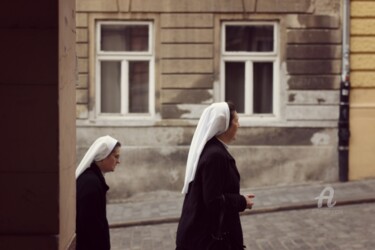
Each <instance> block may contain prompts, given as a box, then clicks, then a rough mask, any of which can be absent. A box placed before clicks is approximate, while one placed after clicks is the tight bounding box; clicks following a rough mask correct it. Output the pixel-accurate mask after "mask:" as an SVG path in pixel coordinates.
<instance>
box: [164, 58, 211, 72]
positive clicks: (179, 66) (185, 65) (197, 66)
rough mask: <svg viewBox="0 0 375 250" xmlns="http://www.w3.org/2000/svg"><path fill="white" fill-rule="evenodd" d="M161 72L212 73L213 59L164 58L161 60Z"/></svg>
mask: <svg viewBox="0 0 375 250" xmlns="http://www.w3.org/2000/svg"><path fill="white" fill-rule="evenodd" d="M161 72H162V73H179V74H184V73H185V74H186V73H213V60H206V59H186V60H182V59H177V60H169V59H164V60H162V61H161Z"/></svg>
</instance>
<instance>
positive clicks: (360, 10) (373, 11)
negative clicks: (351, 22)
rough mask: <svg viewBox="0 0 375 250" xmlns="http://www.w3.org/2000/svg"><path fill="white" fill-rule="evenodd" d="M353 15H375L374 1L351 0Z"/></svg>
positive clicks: (351, 12)
mask: <svg viewBox="0 0 375 250" xmlns="http://www.w3.org/2000/svg"><path fill="white" fill-rule="evenodd" d="M350 16H351V17H361V18H362V17H375V2H374V1H351V2H350Z"/></svg>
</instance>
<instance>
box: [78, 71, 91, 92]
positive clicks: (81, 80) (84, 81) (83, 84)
mask: <svg viewBox="0 0 375 250" xmlns="http://www.w3.org/2000/svg"><path fill="white" fill-rule="evenodd" d="M88 84H89V76H88V75H87V74H79V75H78V82H77V84H76V88H77V89H86V88H87V87H88Z"/></svg>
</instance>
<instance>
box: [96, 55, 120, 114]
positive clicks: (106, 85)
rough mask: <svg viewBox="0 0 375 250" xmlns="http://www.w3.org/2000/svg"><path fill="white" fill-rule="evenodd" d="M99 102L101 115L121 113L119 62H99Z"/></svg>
mask: <svg viewBox="0 0 375 250" xmlns="http://www.w3.org/2000/svg"><path fill="white" fill-rule="evenodd" d="M100 68H101V72H100V76H101V77H100V85H101V89H100V90H101V91H100V94H101V96H100V98H101V99H100V102H101V107H100V109H101V112H102V113H120V112H121V62H118V61H117V62H114V61H102V62H100Z"/></svg>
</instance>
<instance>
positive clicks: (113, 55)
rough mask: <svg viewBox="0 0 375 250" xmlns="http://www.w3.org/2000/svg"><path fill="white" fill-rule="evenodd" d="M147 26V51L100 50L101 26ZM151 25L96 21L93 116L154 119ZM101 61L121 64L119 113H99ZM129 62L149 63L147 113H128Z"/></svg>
mask: <svg viewBox="0 0 375 250" xmlns="http://www.w3.org/2000/svg"><path fill="white" fill-rule="evenodd" d="M103 24H104V25H147V26H148V32H149V34H148V39H149V41H148V45H149V46H148V51H142V52H139V51H102V50H101V48H100V44H101V43H100V38H101V26H102V25H103ZM153 30H154V29H153V23H152V22H146V21H98V22H97V24H96V59H95V79H96V80H95V115H96V117H97V118H100V119H112V120H116V119H120V120H124V119H129V120H138V119H153V118H154V117H155V80H154V79H155V77H154V75H155V56H154V43H153V40H154V34H153ZM102 61H120V62H121V79H120V82H121V83H120V89H121V111H120V113H102V112H101V110H100V109H101V82H100V80H101V69H100V63H101V62H102ZM130 61H148V62H149V93H148V110H149V112H148V113H129V106H128V100H127V96H128V93H129V92H128V91H129V77H128V69H129V62H130Z"/></svg>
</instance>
